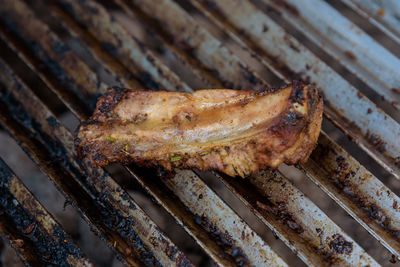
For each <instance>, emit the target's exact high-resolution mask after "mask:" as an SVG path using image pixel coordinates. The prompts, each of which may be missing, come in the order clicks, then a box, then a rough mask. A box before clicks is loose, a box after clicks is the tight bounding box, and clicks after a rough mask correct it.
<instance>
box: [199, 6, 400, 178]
mask: <svg viewBox="0 0 400 267" xmlns="http://www.w3.org/2000/svg"><path fill="white" fill-rule="evenodd" d="M206 3H207V5H203V8H204V9H208V10H209V12H210V13H213V14H214V17H215V18H218V19H220V23H219V24H220V25H224V28H226V29H229V28H232V27H230V25H233V27H234V28H235V31H236V33H234V34H236V35H240V34H237V33H238V32H241V33H245V36H243V34H242V36H240V38H241V39H242V41H243V42H248V43H249V42H250V45H251V46H253V47H254V46H256V47H258V50H260V49H261V51H262V52H264V53H265V54H266V55H268V57H270V58H274V59H275V60H276V61H277V62H283V63H284V64H285V66H286V68H288V69H289V70H290V71H291V72H293V73H296V74H297V75H299V76H300V77H301V78H302V79H304V80H310V81H311V82H315V83H316V84H317V86H318V87H319V88H320V89H321V90H322V92H323V93H324V96H325V115H327V116H328V117H329V118H330V119H331V120H333V122H334V123H335V125H337V126H338V127H339V128H340V129H342V130H343V131H344V132H345V133H346V134H348V135H349V136H350V137H351V138H352V139H353V140H354V141H355V142H356V143H357V144H359V145H360V147H361V148H362V149H364V150H365V151H366V152H367V153H368V154H369V155H371V156H372V157H373V158H374V159H375V160H376V161H377V162H379V163H380V164H381V165H382V166H383V167H385V168H386V169H387V170H388V171H389V172H391V173H392V174H393V175H395V176H396V177H397V178H399V175H400V167H399V160H400V158H399V155H400V147H399V145H398V143H397V142H396V140H398V138H399V136H400V125H399V124H398V123H397V122H396V121H394V120H393V119H392V118H391V117H389V116H388V115H387V114H385V113H384V112H383V111H382V110H380V109H379V108H377V107H376V105H375V104H373V103H372V102H371V101H369V100H368V99H367V98H366V97H365V96H364V95H362V94H361V93H360V92H359V91H357V90H356V89H355V88H354V87H353V86H351V85H350V84H349V83H348V82H347V81H345V80H344V79H343V78H341V77H340V76H339V75H338V74H336V73H335V72H334V71H333V70H332V69H331V68H330V67H328V66H327V65H326V64H325V63H323V62H322V61H321V60H320V59H318V58H317V57H316V56H314V55H313V54H312V53H311V52H310V51H309V50H308V49H306V48H305V47H304V46H303V45H301V44H300V43H299V42H298V41H297V40H295V39H294V38H293V37H292V36H290V35H288V34H287V33H286V32H285V30H284V29H282V28H281V27H280V26H279V25H278V24H276V23H275V22H274V21H273V20H271V19H270V18H269V17H268V16H266V15H265V14H264V13H263V12H262V11H260V10H259V9H257V8H256V7H255V6H254V5H253V4H251V3H250V2H248V1H234V2H231V1H229V2H228V1H225V0H215V1H206ZM266 29H267V30H266ZM276 65H278V64H276ZM270 66H271V65H270ZM275 69H276V71H280V72H281V73H282V74H283V75H284V76H285V77H290V76H292V75H293V73H288V72H286V71H284V70H283V71H282V70H279V66H276V67H275Z"/></svg>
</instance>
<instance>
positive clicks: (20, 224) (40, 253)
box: [0, 161, 83, 266]
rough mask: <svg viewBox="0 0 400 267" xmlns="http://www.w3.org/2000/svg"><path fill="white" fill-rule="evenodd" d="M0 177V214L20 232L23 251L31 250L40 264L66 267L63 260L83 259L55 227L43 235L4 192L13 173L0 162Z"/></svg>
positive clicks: (66, 263) (19, 206) (26, 213)
mask: <svg viewBox="0 0 400 267" xmlns="http://www.w3.org/2000/svg"><path fill="white" fill-rule="evenodd" d="M0 177H1V178H0V207H1V211H2V214H0V215H1V216H4V217H3V218H5V219H7V220H8V221H9V223H8V226H9V227H15V228H16V230H17V231H18V232H19V233H20V238H19V240H22V241H19V243H20V245H21V247H22V246H27V249H29V248H32V249H34V253H35V254H36V255H37V257H38V258H39V259H40V261H41V262H42V263H43V264H53V265H55V266H69V263H68V261H67V258H68V257H69V256H71V255H72V256H74V257H75V258H81V257H82V256H83V254H82V252H81V251H80V250H79V249H78V248H77V247H76V246H75V245H74V244H73V243H72V242H71V240H70V238H69V237H67V236H66V234H65V233H64V232H63V230H62V229H61V228H60V227H59V226H54V227H53V233H52V234H53V235H51V236H49V235H46V234H45V233H46V231H45V230H44V229H43V228H42V226H41V224H40V223H39V222H38V221H36V220H35V219H34V218H33V217H32V215H31V214H30V213H28V211H26V210H25V209H24V208H23V207H22V205H21V204H19V203H18V201H17V200H16V199H15V198H14V196H13V195H12V194H11V192H10V191H9V190H8V187H9V186H10V185H9V182H10V180H11V179H13V174H12V173H11V171H10V170H9V169H8V168H7V167H6V166H5V164H4V162H2V161H0ZM25 201H31V202H33V203H32V204H33V205H36V201H35V199H33V198H29V199H28V200H25Z"/></svg>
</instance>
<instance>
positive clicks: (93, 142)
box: [76, 82, 323, 177]
mask: <svg viewBox="0 0 400 267" xmlns="http://www.w3.org/2000/svg"><path fill="white" fill-rule="evenodd" d="M322 110H323V104H322V98H321V97H320V95H319V94H318V90H317V89H316V88H315V87H314V86H312V85H304V84H301V83H299V82H293V83H292V84H291V85H289V86H286V87H282V88H279V89H264V90H256V91H254V90H247V91H245V90H242V91H237V90H229V89H213V90H199V91H196V92H195V93H193V94H188V93H178V92H166V91H146V90H130V89H120V88H115V87H114V88H111V89H109V90H108V91H107V93H105V94H104V95H103V96H102V97H101V98H100V99H99V100H98V103H97V106H96V110H95V112H94V113H93V115H92V117H91V118H90V119H89V120H88V121H87V122H86V123H82V124H81V126H80V128H79V131H78V134H77V138H76V147H77V151H78V156H79V157H81V158H84V157H87V158H89V159H90V160H91V161H92V163H93V165H94V166H106V165H107V164H109V163H110V162H122V163H124V164H128V163H132V162H134V163H136V164H138V165H142V166H143V165H144V166H156V165H161V166H163V167H164V168H166V169H168V170H171V169H172V168H174V167H177V168H196V169H200V170H219V171H222V172H224V173H226V174H228V175H231V176H236V175H238V176H242V177H244V176H246V175H249V174H251V173H253V172H255V171H258V170H260V169H265V168H268V167H271V168H276V167H277V166H278V165H279V164H281V163H282V162H285V163H287V164H297V163H304V162H306V161H307V159H308V157H309V155H310V154H311V152H312V150H313V149H314V147H315V145H316V142H317V139H318V135H319V133H320V129H321V121H322Z"/></svg>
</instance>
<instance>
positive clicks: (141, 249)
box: [0, 61, 191, 266]
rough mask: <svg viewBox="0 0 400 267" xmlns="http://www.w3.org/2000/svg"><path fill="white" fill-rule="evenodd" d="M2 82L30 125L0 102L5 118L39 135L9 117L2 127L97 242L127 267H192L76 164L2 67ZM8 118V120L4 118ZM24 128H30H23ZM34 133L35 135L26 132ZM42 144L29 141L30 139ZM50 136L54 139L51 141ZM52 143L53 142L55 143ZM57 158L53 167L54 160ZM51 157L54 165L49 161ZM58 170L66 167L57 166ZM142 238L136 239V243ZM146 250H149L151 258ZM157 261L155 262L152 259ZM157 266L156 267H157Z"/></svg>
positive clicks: (136, 211)
mask: <svg viewBox="0 0 400 267" xmlns="http://www.w3.org/2000/svg"><path fill="white" fill-rule="evenodd" d="M0 69H1V72H0V75H1V76H0V81H1V82H2V83H3V84H5V86H6V87H7V88H8V91H7V92H4V91H2V97H6V96H7V95H8V94H10V93H11V94H12V96H13V97H15V98H17V99H18V100H19V101H21V103H22V104H23V108H24V109H25V110H26V111H27V112H28V113H29V114H31V115H33V116H34V119H31V118H30V117H29V115H27V114H26V113H24V110H16V108H17V107H16V106H13V107H12V106H10V105H11V101H10V99H8V101H7V102H3V101H2V103H4V105H5V106H8V108H9V109H10V108H11V109H14V110H12V111H10V112H9V114H12V113H13V112H16V113H18V115H19V116H22V115H24V116H26V118H23V119H25V120H26V121H28V122H29V121H30V124H32V123H34V124H38V125H40V126H41V127H40V131H39V129H36V131H37V132H34V133H31V134H30V133H24V132H26V131H27V130H24V126H23V125H19V126H18V125H15V124H17V123H18V122H16V121H14V120H15V119H13V118H11V117H10V115H9V114H8V115H7V114H4V113H1V114H0V115H1V116H0V123H1V124H2V125H3V126H4V127H5V128H6V129H8V131H9V132H10V134H11V135H12V136H13V137H14V138H16V139H17V140H18V141H19V142H20V145H21V146H22V147H23V149H24V150H25V151H27V152H29V155H30V156H31V157H32V158H33V160H34V161H35V162H36V163H37V164H38V165H39V167H40V168H41V170H42V171H43V172H45V173H46V174H47V175H48V176H49V177H50V178H51V180H52V181H53V182H55V184H56V185H57V186H58V187H59V188H60V189H61V192H62V193H63V194H65V195H66V197H67V198H68V199H71V200H72V203H73V205H74V206H75V207H77V208H78V209H80V210H81V211H82V215H83V217H84V219H85V220H87V222H88V223H89V225H90V226H92V225H94V226H95V227H96V228H92V230H94V231H95V232H96V233H97V234H98V235H99V236H101V237H102V238H103V239H104V240H105V241H106V242H107V244H108V245H109V247H110V248H112V249H113V250H114V251H115V252H116V253H118V254H119V255H120V256H121V257H123V258H124V259H125V261H126V262H127V263H129V264H131V265H134V266H139V265H140V262H147V263H152V264H153V265H159V264H160V263H162V264H163V265H175V264H177V265H179V264H186V265H188V266H190V265H191V264H190V262H189V260H188V259H187V258H186V257H185V256H184V255H183V254H182V252H181V251H180V250H179V249H178V248H177V247H176V246H175V245H174V244H173V243H172V242H171V241H170V240H169V239H168V238H167V237H166V236H165V235H164V234H163V233H162V232H161V231H160V230H159V228H158V227H157V226H156V225H155V224H154V223H153V222H152V221H151V220H150V218H149V217H147V215H146V214H145V213H144V212H143V210H141V209H140V208H139V207H138V206H137V205H136V203H135V202H134V201H133V200H132V199H131V198H130V197H129V195H128V194H127V193H126V192H124V191H123V190H122V189H121V188H120V187H119V186H118V185H117V184H116V183H115V182H114V180H112V179H111V178H110V177H109V176H108V175H107V174H106V173H104V172H103V171H102V170H101V169H92V168H91V167H90V165H88V164H86V163H83V162H80V163H81V164H79V163H78V162H76V161H75V157H76V156H75V152H74V149H73V137H72V135H71V133H69V132H68V130H66V128H65V127H64V126H62V125H61V124H60V123H59V122H58V120H57V119H55V117H54V116H53V115H52V114H51V112H50V111H49V110H48V109H47V108H46V107H45V106H44V105H43V104H42V103H41V102H40V101H39V100H38V99H37V98H36V96H35V95H33V93H32V92H31V91H30V90H29V89H27V87H26V86H25V85H24V84H23V83H22V81H20V80H19V79H18V78H17V77H16V76H15V75H13V73H12V72H11V71H10V69H9V68H8V67H7V66H6V65H5V64H4V62H2V61H0ZM7 116H9V117H7ZM27 126H28V127H29V126H31V125H29V124H28V125H27ZM30 130H33V131H35V130H34V129H30ZM32 134H33V136H35V137H37V138H39V139H40V140H37V141H36V139H33V138H32V136H31V135H32ZM50 136H52V137H50ZM53 138H56V140H54V139H53ZM44 145H45V146H46V147H47V148H48V149H54V151H51V154H52V155H45V152H44V149H43V146H44ZM55 155H56V156H58V157H65V158H61V159H60V160H61V161H62V162H61V163H57V161H56V162H55V163H54V164H53V165H49V164H47V162H50V161H52V162H54V156H55ZM52 157H53V160H52ZM60 164H61V165H62V164H67V165H66V166H60ZM139 238H140V239H139ZM147 248H151V249H152V253H151V252H149V251H148V249H147ZM156 258H157V259H156ZM158 261H159V262H160V263H159V262H158Z"/></svg>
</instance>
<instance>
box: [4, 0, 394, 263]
mask: <svg viewBox="0 0 400 267" xmlns="http://www.w3.org/2000/svg"><path fill="white" fill-rule="evenodd" d="M399 17H400V1H394V0H393V1H389V0H388V1H373V0H363V1H361V0H341V1H332V0H307V1H296V0H229V1H228V0H188V1H183V0H154V1H147V0H112V1H102V0H85V1H75V0H56V1H50V0H38V1H27V0H0V142H1V143H0V236H1V241H0V254H1V258H0V259H1V263H0V265H4V266H19V265H21V264H26V265H28V266H48V265H53V266H93V265H96V266H120V265H121V264H123V265H128V266H143V265H144V266H216V265H217V266H237V265H239V266H304V265H309V266H379V265H381V266H395V265H394V264H395V263H396V262H397V261H398V258H399V257H400V198H399V197H398V195H399V193H400V181H399V178H400V141H399V140H400V123H399V122H400V111H399V108H400V105H399V103H400V59H399V57H400V52H399V51H400V30H399V29H400V22H399V20H398V18H399ZM295 79H296V80H302V81H304V82H305V83H307V84H312V85H313V86H315V87H316V88H318V89H319V90H320V93H321V95H322V96H323V98H324V120H323V123H322V130H321V134H320V136H319V139H318V144H317V146H316V148H315V150H314V151H313V152H312V153H311V155H310V158H309V160H308V161H307V162H305V163H303V164H299V165H296V166H295V167H289V166H286V165H284V164H282V165H281V166H280V168H279V169H278V170H268V169H267V170H263V171H260V172H257V173H255V174H253V175H250V176H248V177H246V179H238V178H232V177H230V176H227V175H225V174H223V173H221V172H217V171H215V172H200V171H197V170H184V169H181V170H179V169H176V170H175V172H174V173H170V172H165V170H163V169H157V168H143V167H139V166H137V165H135V164H132V165H128V166H121V165H119V164H114V165H112V166H109V167H107V168H105V169H103V168H94V167H93V166H92V164H91V163H90V162H89V161H88V160H81V159H80V158H78V155H77V152H76V150H75V147H74V135H75V134H74V132H73V131H74V128H75V127H76V125H77V124H79V121H86V120H87V119H88V118H89V116H90V115H91V113H92V112H93V110H94V109H95V105H96V101H97V99H98V97H99V96H100V95H103V94H104V93H105V92H106V90H107V88H109V87H111V86H119V87H122V88H133V89H139V88H142V89H143V88H144V89H151V90H167V91H178V92H188V93H191V92H194V91H195V90H196V89H200V88H202V89H204V88H206V89H211V88H231V89H236V90H240V89H263V88H271V87H280V86H282V85H283V84H289V83H290V81H292V80H295ZM71 121H72V122H71ZM11 140H15V142H14V141H11ZM18 146H19V147H20V148H21V149H22V150H21V149H19V148H18ZM24 154H27V155H28V157H25V156H26V155H24ZM32 162H33V163H35V164H31V163H32ZM37 170H40V171H37ZM41 175H45V176H47V178H48V179H41V178H40V177H42V176H41ZM38 177H39V178H40V179H39V178H38ZM57 191H58V192H57ZM48 192H51V193H48ZM52 195H57V196H58V198H59V199H64V200H65V201H66V202H65V203H66V204H67V205H66V207H65V209H63V205H62V204H61V205H58V206H57V205H54V203H52V202H53V201H52V199H49V198H48V197H49V196H52ZM61 201H62V200H61ZM62 202H63V201H62ZM68 211H69V212H70V213H73V214H78V215H76V216H75V215H74V216H72V215H67V212H68ZM68 216H70V217H68ZM67 217H68V218H69V219H68V220H66V218H67ZM74 225H75V226H76V225H79V227H75V226H74ZM89 229H90V230H89ZM92 232H93V233H94V234H93V233H92ZM11 248H12V249H11ZM14 251H15V253H14ZM15 254H16V255H17V256H16V255H15ZM17 257H19V259H18V258H17ZM11 264H14V265H11ZM397 264H398V263H397Z"/></svg>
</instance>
